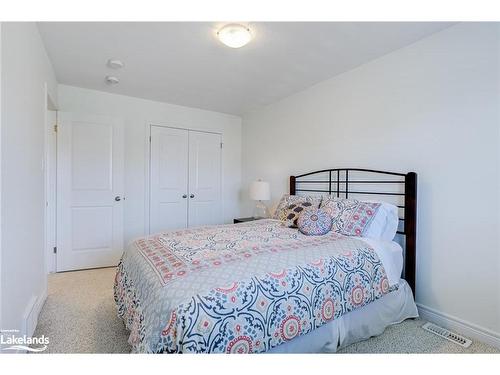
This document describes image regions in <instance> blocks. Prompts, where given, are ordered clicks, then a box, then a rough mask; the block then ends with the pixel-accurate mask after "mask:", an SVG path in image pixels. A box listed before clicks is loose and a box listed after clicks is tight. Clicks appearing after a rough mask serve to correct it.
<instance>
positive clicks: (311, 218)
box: [297, 208, 333, 236]
mask: <svg viewBox="0 0 500 375" xmlns="http://www.w3.org/2000/svg"><path fill="white" fill-rule="evenodd" d="M332 225H333V220H332V217H331V216H330V214H329V213H328V211H326V210H323V209H321V208H316V209H314V208H311V209H308V210H304V211H303V212H302V213H301V214H300V216H299V218H298V219H297V226H298V227H299V230H300V232H301V233H303V234H305V235H306V236H322V235H324V234H327V233H328V232H329V231H330V230H331V229H332Z"/></svg>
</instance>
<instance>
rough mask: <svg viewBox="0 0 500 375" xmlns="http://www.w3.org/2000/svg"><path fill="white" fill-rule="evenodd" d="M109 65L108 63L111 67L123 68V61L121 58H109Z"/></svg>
mask: <svg viewBox="0 0 500 375" xmlns="http://www.w3.org/2000/svg"><path fill="white" fill-rule="evenodd" d="M107 65H108V67H110V68H112V69H120V68H123V62H122V61H120V60H115V59H109V60H108V64H107Z"/></svg>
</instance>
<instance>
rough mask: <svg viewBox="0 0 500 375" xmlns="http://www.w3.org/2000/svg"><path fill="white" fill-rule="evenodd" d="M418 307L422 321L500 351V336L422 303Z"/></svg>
mask: <svg viewBox="0 0 500 375" xmlns="http://www.w3.org/2000/svg"><path fill="white" fill-rule="evenodd" d="M417 307H418V313H419V315H420V318H421V319H423V320H427V321H430V322H432V323H435V324H437V325H439V326H441V327H444V328H447V329H449V330H452V331H456V332H457V333H461V334H462V335H465V336H467V337H470V338H472V339H475V340H478V341H481V342H484V343H485V344H488V345H491V346H494V347H496V348H498V349H500V334H498V333H496V332H493V331H491V330H489V329H487V328H483V327H480V326H478V325H476V324H473V323H470V322H467V321H465V320H462V319H460V318H457V317H454V316H452V315H449V314H445V313H443V312H440V311H437V310H435V309H433V308H431V307H428V306H425V305H422V304H420V303H417Z"/></svg>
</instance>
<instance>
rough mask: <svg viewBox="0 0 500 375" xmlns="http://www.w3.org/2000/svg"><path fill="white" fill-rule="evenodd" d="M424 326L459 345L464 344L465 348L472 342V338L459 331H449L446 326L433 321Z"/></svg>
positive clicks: (427, 329)
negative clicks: (458, 332)
mask: <svg viewBox="0 0 500 375" xmlns="http://www.w3.org/2000/svg"><path fill="white" fill-rule="evenodd" d="M422 328H423V329H425V330H426V331H429V332H431V333H434V334H435V335H438V336H440V337H442V338H444V339H446V340H448V341H451V342H454V343H455V344H457V345H460V346H463V347H464V348H468V347H469V346H470V345H471V344H472V340H470V339H468V338H466V337H464V336H461V335H459V334H457V333H454V332H451V331H448V330H447V329H446V328H443V327H440V326H437V325H435V324H433V323H429V322H427V323H425V324H424V325H423V326H422Z"/></svg>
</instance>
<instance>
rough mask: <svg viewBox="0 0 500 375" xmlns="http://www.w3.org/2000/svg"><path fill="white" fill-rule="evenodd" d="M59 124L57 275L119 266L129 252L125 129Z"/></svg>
mask: <svg viewBox="0 0 500 375" xmlns="http://www.w3.org/2000/svg"><path fill="white" fill-rule="evenodd" d="M58 119H59V121H58V133H57V136H58V140H57V141H58V147H57V188H58V197H57V202H58V207H57V212H58V215H57V216H58V217H57V233H58V236H57V237H58V244H57V248H58V251H57V271H68V270H74V269H84V268H94V267H108V266H114V265H116V264H117V263H118V261H119V259H120V256H121V254H122V252H123V198H124V197H123V169H124V166H123V163H124V154H123V124H122V122H121V121H119V120H117V119H114V118H109V117H104V116H86V115H74V114H70V113H64V112H59V113H58ZM115 197H120V200H115Z"/></svg>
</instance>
